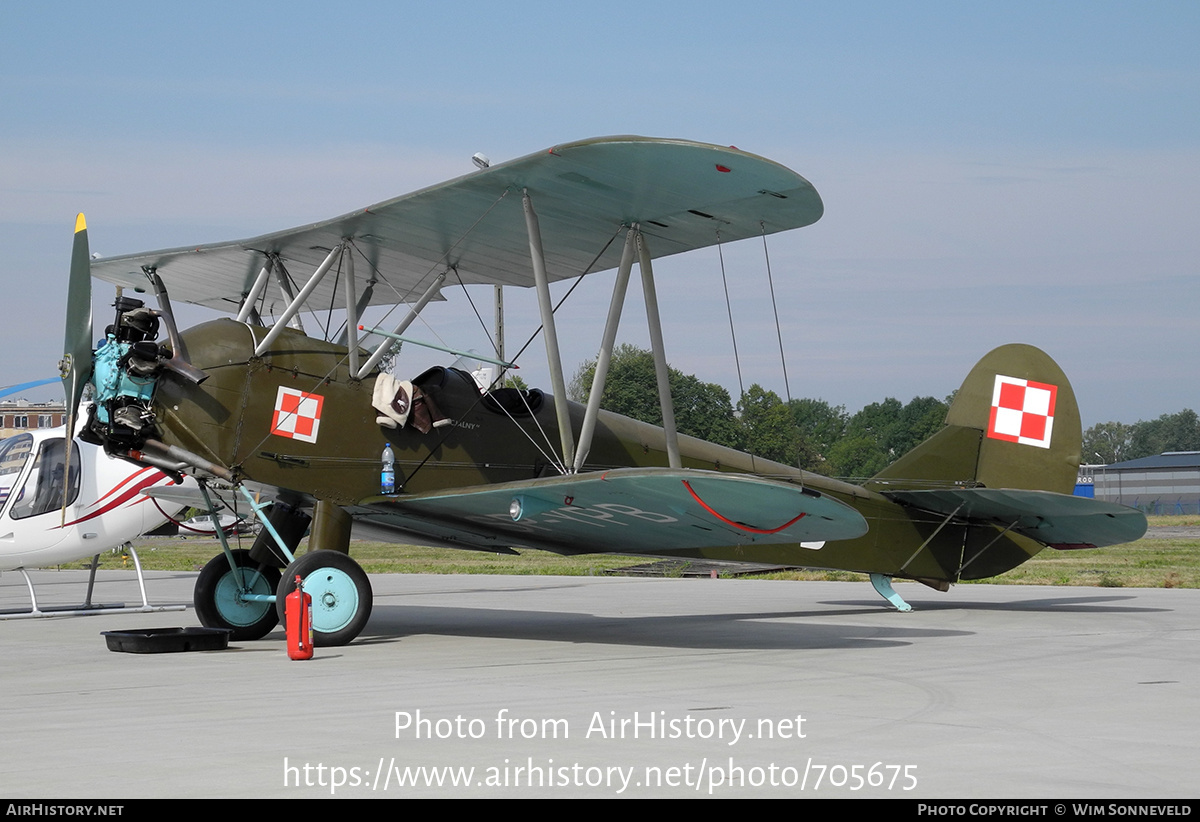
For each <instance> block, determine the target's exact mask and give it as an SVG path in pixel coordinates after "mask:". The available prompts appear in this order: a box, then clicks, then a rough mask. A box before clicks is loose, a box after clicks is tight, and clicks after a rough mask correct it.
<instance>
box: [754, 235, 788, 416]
mask: <svg viewBox="0 0 1200 822" xmlns="http://www.w3.org/2000/svg"><path fill="white" fill-rule="evenodd" d="M758 227H759V228H760V229H761V230H762V241H763V257H764V258H765V259H766V261H767V285H768V287H769V288H770V289H771V310H772V311H774V312H775V336H776V337H777V338H778V339H779V362H780V363H781V364H782V365H783V390H784V393H786V394H787V400H788V405H789V406H790V405H791V404H792V387H791V385H789V384H788V372H787V358H786V357H785V356H784V355H783V331H782V330H781V328H780V326H779V306H778V305H777V304H776V302H775V281H774V279H772V277H771V255H770V254H769V253H767V226H766V223H764V222H762V221H761V220H760V221H759V223H758Z"/></svg>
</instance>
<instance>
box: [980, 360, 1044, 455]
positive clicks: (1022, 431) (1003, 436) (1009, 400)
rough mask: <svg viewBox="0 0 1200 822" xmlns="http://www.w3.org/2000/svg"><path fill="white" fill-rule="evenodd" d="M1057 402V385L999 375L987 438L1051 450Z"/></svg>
mask: <svg viewBox="0 0 1200 822" xmlns="http://www.w3.org/2000/svg"><path fill="white" fill-rule="evenodd" d="M1057 398H1058V386H1057V385H1048V384H1047V383H1044V382H1034V381H1033V380H1022V379H1018V378H1017V377H1005V376H1002V375H1000V374H997V375H996V387H995V389H994V390H993V391H992V416H991V419H990V420H988V432H987V435H988V436H989V437H991V438H992V439H996V440H1005V441H1006V442H1019V443H1021V444H1022V445H1036V446H1037V447H1038V448H1049V447H1050V432H1051V430H1052V429H1053V428H1054V403H1055V400H1056V399H1057Z"/></svg>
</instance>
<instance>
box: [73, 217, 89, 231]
mask: <svg viewBox="0 0 1200 822" xmlns="http://www.w3.org/2000/svg"><path fill="white" fill-rule="evenodd" d="M81 231H87V220H85V219H83V214H79V215H77V216H76V217H75V233H76V234H78V233H79V232H81Z"/></svg>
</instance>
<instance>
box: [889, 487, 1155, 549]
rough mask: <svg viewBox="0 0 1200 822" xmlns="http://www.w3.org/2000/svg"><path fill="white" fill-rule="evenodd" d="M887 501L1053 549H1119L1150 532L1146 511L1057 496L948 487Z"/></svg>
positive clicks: (892, 493) (894, 495) (899, 495)
mask: <svg viewBox="0 0 1200 822" xmlns="http://www.w3.org/2000/svg"><path fill="white" fill-rule="evenodd" d="M884 496H886V497H888V498H890V499H893V500H895V501H896V502H899V503H901V504H902V505H911V506H913V507H914V508H920V509H921V510H923V511H932V512H934V513H936V514H941V515H943V516H953V517H954V518H955V519H958V520H968V521H973V522H980V521H983V522H989V523H992V524H994V525H996V526H999V527H1001V528H1007V529H1009V530H1011V531H1012V532H1013V533H1016V534H1021V535H1022V536H1026V537H1029V538H1030V539H1033V540H1037V541H1038V542H1040V543H1042V544H1043V545H1049V546H1050V547H1051V548H1098V547H1101V546H1104V545H1119V544H1121V543H1125V542H1133V541H1134V540H1137V539H1141V537H1142V536H1143V535H1144V534H1145V533H1146V516H1145V515H1144V514H1143V513H1142V512H1141V511H1137V510H1134V509H1133V508H1127V507H1125V506H1124V505H1116V504H1114V503H1111V502H1102V501H1100V500H1095V499H1087V498H1085V497H1074V496H1070V495H1068V494H1056V493H1054V492H1053V491H1027V490H1017V489H1010V488H1009V489H1006V488H946V489H939V490H921V491H886V492H884Z"/></svg>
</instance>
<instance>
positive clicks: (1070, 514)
mask: <svg viewBox="0 0 1200 822" xmlns="http://www.w3.org/2000/svg"><path fill="white" fill-rule="evenodd" d="M1082 440H1083V436H1082V434H1081V431H1080V423H1079V407H1078V406H1077V405H1076V403H1075V392H1074V391H1072V390H1071V384H1070V383H1069V382H1067V378H1066V376H1065V375H1064V374H1063V372H1062V369H1060V368H1059V367H1058V365H1056V364H1055V362H1054V360H1052V359H1050V358H1049V357H1048V356H1046V355H1045V354H1044V353H1042V352H1041V351H1039V350H1038V349H1036V348H1033V347H1032V346H1028V345H1006V346H1003V347H1001V348H997V349H996V350H995V351H992V352H991V353H990V354H988V355H987V356H986V357H984V358H983V359H982V360H980V361H979V363H978V364H977V365H976V366H975V368H973V369H972V370H971V373H970V374H968V375H967V379H966V380H965V381H964V382H963V384H962V388H960V389H958V393H957V394H956V395H955V397H954V402H953V403H952V404H951V405H950V410H949V412H948V413H947V414H946V427H945V428H943V429H942V430H941V431H939V432H938V433H937V434H934V435H933V436H932V437H930V438H929V439H928V440H926V441H925V442H923V443H921V445H919V446H917V447H916V448H914V449H913V450H912V451H910V452H909V453H908V454H905V455H904V456H903V457H901V458H900V459H899V460H897V461H896V462H894V463H893V464H892V465H890V466H888V468H886V469H885V470H883V471H881V472H880V473H879V474H878V475H876V476H875V477H874V478H872V479H871V480H870V482H868V483H867V485H866V487H867V488H869V489H871V490H873V491H877V492H878V493H880V494H882V495H883V496H885V497H887V498H888V499H891V500H893V501H894V502H897V503H899V504H900V505H901V506H903V507H905V508H907V509H908V510H909V511H910V512H911V513H910V515H911V516H912V517H913V520H914V523H915V522H917V521H918V520H921V519H922V518H925V520H926V521H927V522H928V521H929V520H928V517H929V515H931V514H932V515H933V517H934V519H933V520H932V521H933V522H938V521H939V520H940V522H941V524H940V525H938V526H937V528H936V530H934V531H932V533H930V535H929V536H928V537H927V538H926V540H925V542H924V543H923V544H922V551H928V552H929V556H930V557H931V558H932V559H934V560H935V561H936V562H937V563H938V565H939V566H940V567H942V568H943V569H946V571H947V572H948V574H947V576H948V577H949V579H951V580H953V579H982V578H985V577H990V576H995V575H996V574H1000V573H1003V572H1005V571H1007V570H1009V569H1010V568H1014V567H1016V566H1017V565H1020V564H1021V563H1022V562H1024V561H1025V560H1027V559H1029V558H1030V557H1032V556H1034V555H1035V554H1037V553H1038V552H1039V551H1041V550H1042V547H1043V546H1045V545H1049V546H1052V547H1054V548H1060V549H1062V548H1091V547H1096V546H1100V545H1115V544H1118V543H1122V542H1132V541H1133V540H1136V539H1139V538H1140V537H1141V536H1142V535H1143V534H1144V533H1145V532H1146V518H1145V516H1143V515H1142V514H1141V512H1139V511H1134V510H1133V509H1130V508H1123V507H1121V506H1119V505H1114V504H1112V503H1107V502H1101V501H1099V500H1093V499H1084V498H1082V497H1074V496H1070V494H1071V491H1072V489H1073V487H1074V484H1075V477H1076V474H1077V472H1078V469H1079V451H1080V446H1081V444H1082ZM951 524H953V525H954V527H945V528H944V526H947V525H951ZM943 528H944V530H943ZM916 557H917V555H916V554H914V555H913V556H912V558H910V560H909V561H910V562H911V561H912V559H915V558H916ZM906 565H907V563H906Z"/></svg>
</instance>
